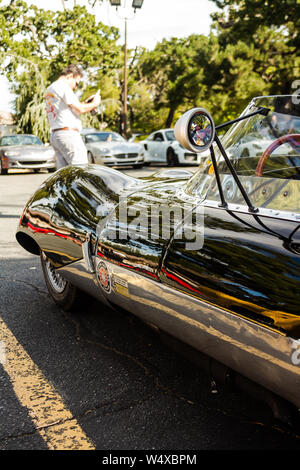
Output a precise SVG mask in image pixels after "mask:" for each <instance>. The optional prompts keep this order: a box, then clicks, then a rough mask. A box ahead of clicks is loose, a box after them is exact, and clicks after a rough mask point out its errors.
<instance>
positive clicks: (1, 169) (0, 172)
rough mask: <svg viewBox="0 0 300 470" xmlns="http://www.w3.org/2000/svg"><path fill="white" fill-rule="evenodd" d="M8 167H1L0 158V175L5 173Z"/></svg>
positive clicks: (0, 161)
mask: <svg viewBox="0 0 300 470" xmlns="http://www.w3.org/2000/svg"><path fill="white" fill-rule="evenodd" d="M7 173H8V169H7V168H2V160H1V158H0V175H7Z"/></svg>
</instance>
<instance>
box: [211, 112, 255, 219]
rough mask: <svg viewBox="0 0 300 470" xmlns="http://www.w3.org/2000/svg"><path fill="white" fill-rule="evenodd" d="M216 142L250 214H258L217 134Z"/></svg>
mask: <svg viewBox="0 0 300 470" xmlns="http://www.w3.org/2000/svg"><path fill="white" fill-rule="evenodd" d="M256 114H257V113H256ZM215 142H216V144H217V146H218V147H219V149H220V152H221V154H222V156H223V158H224V160H225V162H226V164H227V166H228V168H229V171H230V173H231V174H232V176H233V178H234V181H235V182H236V184H237V186H238V188H239V190H240V192H241V194H242V196H243V198H244V199H245V201H246V204H247V206H248V210H249V212H252V213H255V212H258V209H257V208H255V207H254V206H253V205H252V203H251V201H250V199H249V198H248V195H247V193H246V191H245V189H244V188H243V185H242V183H241V182H240V179H239V177H238V175H237V173H236V171H235V169H234V168H233V166H232V164H231V161H230V160H229V158H228V156H227V153H226V152H225V150H224V148H223V145H222V144H221V142H220V139H219V137H218V135H217V133H216V134H215ZM217 171H219V170H217ZM220 197H221V195H220Z"/></svg>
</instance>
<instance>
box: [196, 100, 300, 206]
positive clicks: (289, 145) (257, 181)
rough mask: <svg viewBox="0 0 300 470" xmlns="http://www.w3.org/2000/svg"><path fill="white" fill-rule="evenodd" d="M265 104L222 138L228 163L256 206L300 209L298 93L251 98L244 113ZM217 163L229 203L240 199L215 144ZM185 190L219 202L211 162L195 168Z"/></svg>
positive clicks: (248, 112) (299, 112)
mask: <svg viewBox="0 0 300 470" xmlns="http://www.w3.org/2000/svg"><path fill="white" fill-rule="evenodd" d="M260 107H263V108H267V109H268V110H269V112H268V113H267V115H262V114H257V115H255V116H252V117H249V118H246V119H245V120H242V121H240V122H238V123H236V124H234V125H232V126H231V127H230V128H229V130H228V131H227V133H226V134H225V136H224V137H223V138H222V139H221V142H222V145H223V147H224V149H225V151H226V154H227V156H228V158H229V159H230V162H231V164H232V166H233V168H234V169H235V171H236V173H237V175H238V176H239V179H240V181H241V183H242V185H243V187H244V189H245V190H246V192H247V195H248V196H249V198H250V199H251V202H252V204H253V205H255V206H262V207H270V208H276V209H279V210H288V211H297V212H300V97H299V96H298V97H297V96H274V97H272V96H271V97H259V98H255V99H254V100H253V101H252V102H251V103H250V105H249V106H248V107H247V108H246V109H245V111H244V112H243V113H242V116H243V115H247V114H250V113H253V112H254V111H256V110H258V109H259V108H260ZM214 150H215V154H216V158H217V166H218V171H219V174H220V179H221V184H222V188H223V191H224V196H225V199H226V201H227V202H234V203H239V204H241V203H243V202H244V200H243V197H242V195H241V193H240V190H239V189H238V187H237V184H236V182H235V181H234V178H233V176H232V174H231V172H230V170H229V167H228V165H227V163H226V161H225V159H224V157H223V156H222V154H221V152H220V151H219V149H218V147H217V146H216V145H214ZM189 188H190V189H193V191H195V190H196V191H197V192H199V190H200V188H202V189H201V193H203V190H205V192H206V197H207V199H213V200H218V199H219V197H220V196H219V192H218V188H217V184H216V181H215V176H214V171H213V167H212V164H211V162H210V161H209V159H208V164H207V165H206V166H205V167H202V168H200V169H199V171H198V173H196V174H195V175H194V178H192V180H191V182H190V184H189Z"/></svg>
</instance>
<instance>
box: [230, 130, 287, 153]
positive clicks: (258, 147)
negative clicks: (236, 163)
mask: <svg viewBox="0 0 300 470" xmlns="http://www.w3.org/2000/svg"><path fill="white" fill-rule="evenodd" d="M273 140H274V139H273ZM273 140H272V139H262V138H257V137H255V136H253V135H250V134H249V135H246V136H244V137H242V138H241V139H240V140H239V141H238V142H237V143H236V144H235V145H232V146H231V147H229V148H228V149H227V153H228V154H229V155H231V156H232V157H234V158H240V157H260V156H261V155H262V154H263V152H264V151H265V150H266V149H267V148H268V147H269V145H271V143H272V142H273ZM290 149H291V147H290V145H289V144H288V143H286V144H283V145H281V146H280V147H278V149H275V150H274V152H273V153H275V154H281V155H283V154H288V153H289V152H290Z"/></svg>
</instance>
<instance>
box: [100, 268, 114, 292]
mask: <svg viewBox="0 0 300 470" xmlns="http://www.w3.org/2000/svg"><path fill="white" fill-rule="evenodd" d="M97 280H98V283H99V284H100V286H101V287H102V288H103V289H104V290H106V292H110V287H111V286H110V277H109V272H108V269H107V266H106V264H105V263H103V261H101V262H100V263H99V264H98V266H97Z"/></svg>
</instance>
